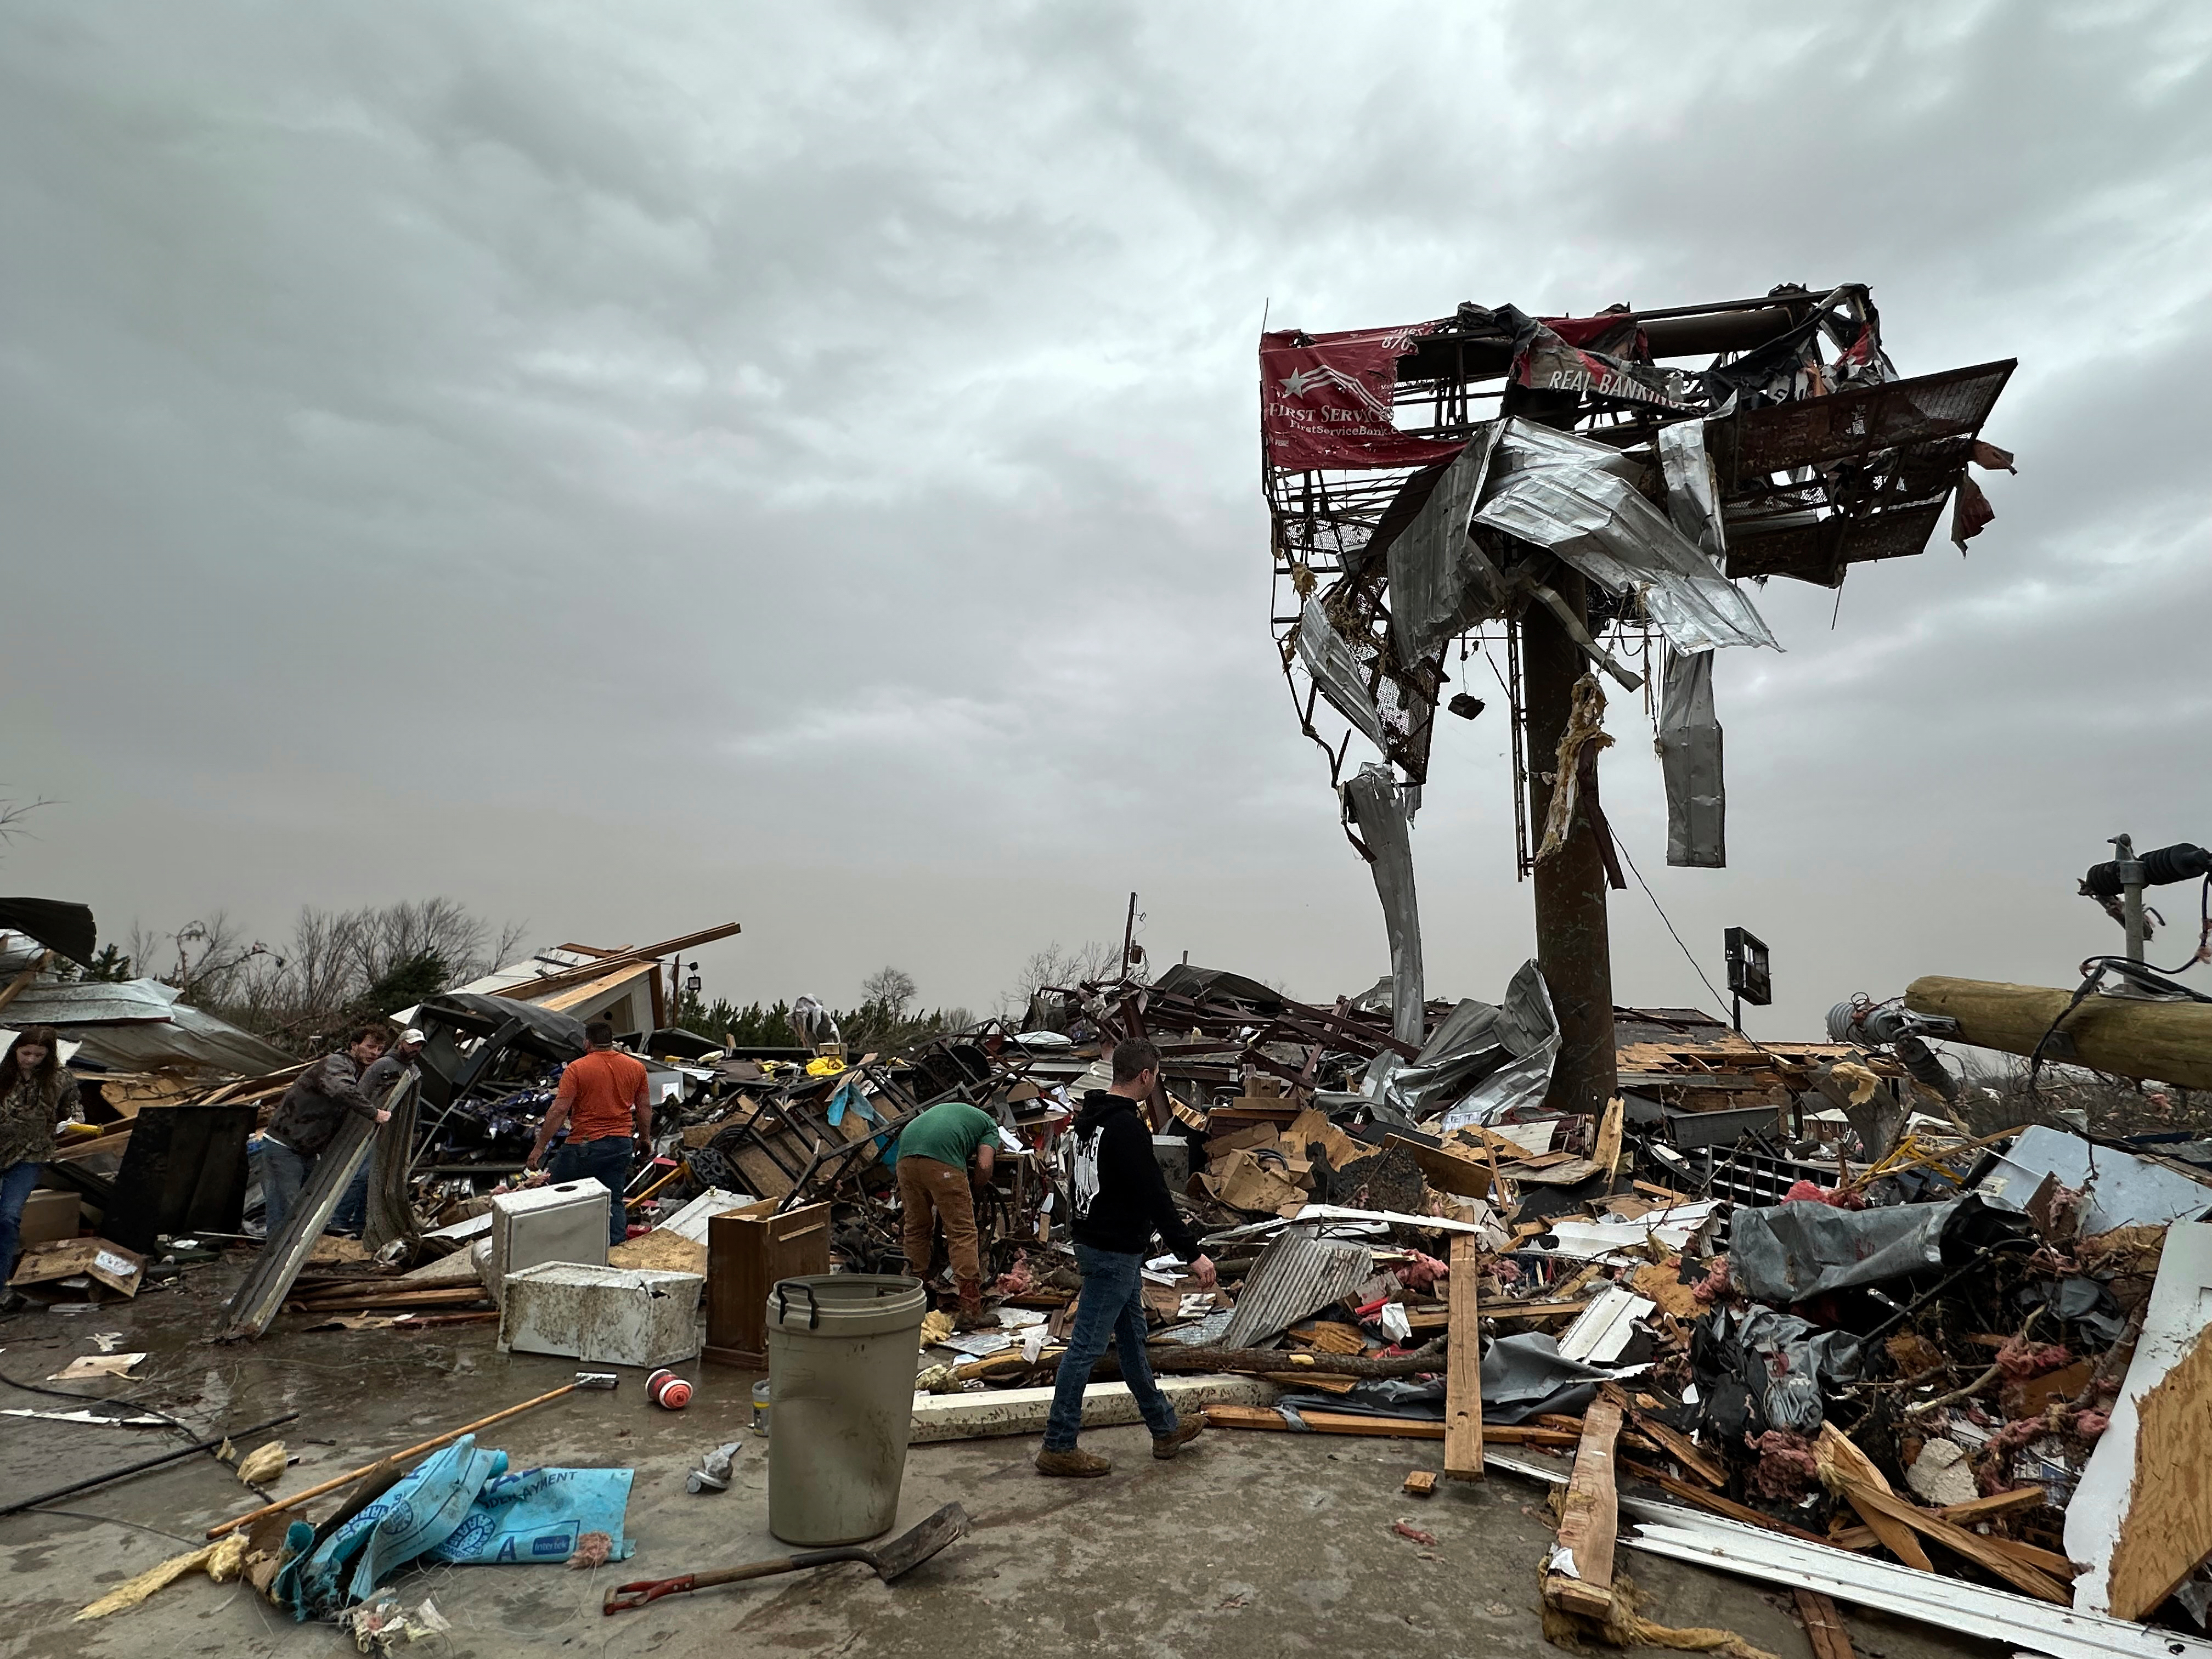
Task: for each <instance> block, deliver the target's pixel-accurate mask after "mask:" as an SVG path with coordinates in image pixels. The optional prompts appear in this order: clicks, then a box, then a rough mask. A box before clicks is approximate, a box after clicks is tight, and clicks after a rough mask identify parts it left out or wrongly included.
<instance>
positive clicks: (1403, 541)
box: [1389, 421, 1506, 662]
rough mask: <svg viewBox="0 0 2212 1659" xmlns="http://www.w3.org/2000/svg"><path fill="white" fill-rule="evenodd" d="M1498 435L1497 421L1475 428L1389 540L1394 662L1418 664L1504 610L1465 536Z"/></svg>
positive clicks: (1494, 571)
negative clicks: (1396, 658)
mask: <svg viewBox="0 0 2212 1659" xmlns="http://www.w3.org/2000/svg"><path fill="white" fill-rule="evenodd" d="M1503 431H1504V422H1502V421H1486V422H1484V423H1483V424H1482V425H1480V426H1479V427H1477V428H1475V429H1474V437H1473V438H1471V439H1469V440H1468V446H1467V447H1466V448H1465V449H1463V450H1462V451H1461V452H1460V453H1459V458H1458V459H1456V460H1455V461H1453V462H1452V464H1451V465H1449V466H1448V467H1446V468H1445V469H1444V471H1443V477H1441V478H1440V479H1438V480H1437V484H1436V488H1435V489H1434V490H1433V491H1432V492H1431V494H1430V496H1429V499H1428V501H1427V503H1426V504H1425V505H1424V506H1423V507H1422V508H1421V510H1420V511H1419V513H1417V514H1415V515H1414V518H1413V522H1412V523H1411V524H1409V525H1407V526H1406V528H1405V529H1404V530H1402V531H1401V532H1399V533H1398V535H1397V536H1396V537H1395V538H1393V539H1392V540H1391V543H1390V546H1389V576H1390V632H1391V636H1392V639H1393V641H1394V642H1395V644H1396V646H1397V647H1398V656H1399V659H1401V661H1404V662H1419V660H1420V659H1423V658H1424V657H1425V656H1427V655H1428V654H1429V653H1431V651H1434V650H1435V649H1436V648H1437V647H1438V646H1440V645H1442V644H1443V643H1444V641H1447V640H1449V639H1453V638H1455V637H1456V636H1457V635H1461V634H1462V633H1465V632H1466V631H1467V630H1468V629H1470V628H1473V627H1474V626H1475V624H1477V623H1482V622H1487V621H1489V620H1490V619H1491V618H1492V617H1497V616H1500V615H1502V614H1503V613H1504V609H1505V602H1506V592H1505V578H1504V575H1503V574H1502V573H1500V571H1499V570H1498V567H1497V566H1496V565H1495V564H1493V563H1492V562H1491V560H1490V557H1489V556H1488V555H1487V554H1486V553H1485V552H1484V551H1483V550H1482V549H1481V548H1480V547H1479V546H1478V545H1476V544H1474V542H1473V541H1471V540H1469V539H1468V533H1467V531H1468V518H1469V516H1470V515H1471V514H1472V513H1474V504H1475V503H1476V502H1477V501H1480V500H1481V499H1482V492H1483V486H1484V484H1485V483H1486V481H1487V479H1488V477H1489V471H1490V458H1491V454H1492V452H1493V451H1494V450H1495V449H1496V448H1497V447H1498V437H1499V435H1501V434H1502V433H1503Z"/></svg>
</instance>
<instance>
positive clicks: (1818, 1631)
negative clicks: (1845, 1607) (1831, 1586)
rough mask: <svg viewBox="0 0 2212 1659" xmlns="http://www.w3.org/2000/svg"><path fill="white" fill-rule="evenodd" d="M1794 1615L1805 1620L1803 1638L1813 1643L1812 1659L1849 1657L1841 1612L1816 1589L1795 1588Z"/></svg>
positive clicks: (1848, 1646)
mask: <svg viewBox="0 0 2212 1659" xmlns="http://www.w3.org/2000/svg"><path fill="white" fill-rule="evenodd" d="M1796 1594H1797V1616H1798V1617H1799V1618H1801V1619H1802V1620H1804V1621H1805V1637H1806V1639H1807V1640H1808V1641H1809V1642H1811V1643H1812V1644H1813V1659H1852V1654H1851V1638H1850V1632H1847V1631H1846V1630H1844V1615H1843V1614H1842V1613H1838V1612H1837V1611H1836V1604H1835V1603H1834V1602H1833V1601H1830V1600H1829V1599H1828V1598H1827V1597H1826V1596H1825V1595H1821V1594H1820V1591H1818V1590H1808V1589H1800V1590H1798V1591H1797V1593H1796Z"/></svg>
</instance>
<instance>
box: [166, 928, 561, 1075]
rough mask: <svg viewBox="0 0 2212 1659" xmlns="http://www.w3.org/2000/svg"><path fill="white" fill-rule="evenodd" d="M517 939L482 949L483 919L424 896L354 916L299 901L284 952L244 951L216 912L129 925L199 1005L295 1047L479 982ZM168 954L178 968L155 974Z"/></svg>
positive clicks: (517, 931) (514, 934) (515, 934)
mask: <svg viewBox="0 0 2212 1659" xmlns="http://www.w3.org/2000/svg"><path fill="white" fill-rule="evenodd" d="M521 934H522V929H521V928H520V927H516V926H513V925H510V926H508V927H506V928H504V929H502V930H501V933H500V936H499V944H498V948H497V950H496V951H490V952H488V951H487V950H486V947H485V941H486V939H488V938H489V936H490V929H489V927H488V925H487V924H486V923H485V922H483V921H482V920H481V919H479V918H477V917H476V916H474V915H471V914H470V913H469V911H468V910H467V909H466V908H465V907H464V906H462V905H460V904H459V903H458V902H455V901H454V900H452V899H449V898H431V899H422V900H413V901H407V900H403V901H401V902H398V903H394V904H387V905H381V906H365V907H363V908H359V909H353V910H325V909H320V908H317V907H316V906H313V905H303V906H302V907H301V910H300V914H299V915H298V917H297V918H296V919H295V921H294V922H293V925H292V937H291V939H290V941H289V944H288V945H286V947H285V948H284V950H283V951H281V952H279V951H271V950H270V949H269V947H268V946H266V945H262V944H260V943H259V942H258V941H256V942H255V943H253V944H252V945H251V946H247V945H244V944H243V942H242V940H241V938H240V934H239V932H238V930H237V928H236V927H234V925H233V924H232V923H231V922H230V921H229V920H228V917H226V916H224V915H222V913H220V912H217V913H216V914H215V915H212V916H211V917H210V919H209V920H208V921H204V922H199V921H196V922H193V923H191V924H190V925H189V926H188V927H184V928H180V929H179V930H178V932H176V933H172V934H161V933H154V932H151V931H149V930H148V929H146V928H144V927H138V926H137V925H134V926H133V927H132V929H131V956H132V957H133V958H134V959H136V960H137V961H138V962H140V963H143V964H144V965H145V967H146V968H147V969H149V970H151V971H155V972H161V976H162V977H163V978H164V979H165V980H167V982H169V983H170V984H173V985H175V986H177V987H179V990H180V991H181V992H183V993H184V994H185V996H186V997H187V998H188V999H189V1000H191V1001H192V1002H194V1003H196V1004H197V1005H198V1006H203V1007H206V1008H209V1009H210V1010H212V1011H214V1012H219V1013H221V1014H222V1015H223V1016H224V1017H225V1018H229V1019H232V1020H234V1021H235V1022H236V1023H237V1024H240V1025H243V1026H245V1027H246V1029H247V1030H252V1031H257V1032H258V1033H260V1034H261V1035H262V1036H265V1037H268V1038H269V1039H270V1041H272V1042H279V1043H285V1044H289V1045H291V1046H294V1047H300V1046H301V1045H305V1044H307V1043H310V1042H312V1041H313V1039H314V1038H316V1037H319V1036H329V1035H331V1034H332V1033H335V1032H337V1031H339V1030H343V1028H344V1027H345V1026H346V1025H348V1024H352V1023H353V1022H355V1021H356V1020H361V1019H364V1018H376V1017H379V1016H380V1015H382V1014H384V1013H386V1012H389V1011H390V1010H391V1009H392V1008H393V1007H397V1006H405V1004H406V1003H407V1002H408V1001H411V1000H414V999H416V998H417V997H419V996H422V995H426V994H428V993H429V992H430V991H433V990H439V989H443V988H445V987H450V986H453V985H456V984H461V983H464V982H465V981H469V980H471V979H475V978H477V976H478V975H481V974H483V972H484V971H485V970H486V969H488V968H489V967H492V966H495V965H496V963H498V962H499V961H501V960H504V959H505V957H507V953H508V952H510V951H513V950H514V949H515V948H516V941H517V940H519V939H520V937H521ZM172 954H173V957H174V963H175V965H174V966H173V968H171V969H168V970H167V971H166V972H162V971H161V964H162V963H166V962H167V961H169V960H170V958H171V956H172Z"/></svg>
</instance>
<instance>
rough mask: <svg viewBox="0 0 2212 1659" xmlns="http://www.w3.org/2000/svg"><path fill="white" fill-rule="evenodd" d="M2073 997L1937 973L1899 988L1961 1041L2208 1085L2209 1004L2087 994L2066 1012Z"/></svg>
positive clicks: (2211, 1052)
mask: <svg viewBox="0 0 2212 1659" xmlns="http://www.w3.org/2000/svg"><path fill="white" fill-rule="evenodd" d="M2073 1000H2074V994H2073V993H2072V992H2071V991H2061V990H2057V989H2056V988H2054V987H2049V986H2042V985H2007V984H2003V983H2002V982H1999V981H1994V980H1983V979H1949V978H1946V977H1943V976H1942V975H1928V976H1926V977H1924V978H1921V979H1916V980H1914V981H1912V983H1911V984H1910V985H1908V986H1906V987H1905V1006H1906V1007H1907V1008H1909V1009H1911V1011H1912V1012H1914V1013H1916V1014H1930V1015H1937V1016H1941V1017H1942V1018H1948V1019H1955V1020H1956V1021H1958V1022H1959V1040H1960V1041H1961V1042H1971V1043H1973V1044H1974V1045H1975V1046H1977V1047H1978V1048H1997V1049H2002V1051H2003V1052H2004V1053H2006V1054H2035V1053H2037V1052H2039V1051H2040V1052H2041V1053H2042V1054H2043V1056H2044V1058H2045V1059H2046V1060H2063V1061H2065V1062H2066V1063H2067V1064H2069V1065H2075V1066H2088V1067H2090V1068H2091V1069H2092V1070H2094V1071H2099V1072H2112V1073H2118V1075H2119V1076H2121V1077H2130V1078H2155V1079H2158V1080H2159V1081H2160V1082H2161V1083H2178V1084H2179V1085H2181V1086H2182V1087H2183V1088H2185V1089H2207V1088H2212V1003H2203V1002H2154V1001H2151V1000H2148V999H2145V998H2140V997H2108V996H2099V995H2094V994H2093V995H2090V996H2087V997H2085V998H2083V999H2082V1000H2081V1005H2080V1006H2078V1007H2075V1008H2073V1009H2072V1011H2071V1012H2069V1004H2071V1003H2072V1002H2073ZM2054 1027H2055V1028H2056V1033H2055V1035H2054V1033H2053V1028H2054ZM2046 1039H2048V1040H2047V1041H2046Z"/></svg>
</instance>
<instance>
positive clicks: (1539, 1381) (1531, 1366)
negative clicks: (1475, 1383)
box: [1482, 1331, 1613, 1423]
mask: <svg viewBox="0 0 2212 1659" xmlns="http://www.w3.org/2000/svg"><path fill="white" fill-rule="evenodd" d="M1610 1376H1613V1372H1611V1371H1609V1370H1600V1369H1599V1368H1598V1367H1596V1366H1595V1365H1585V1364H1583V1363H1582V1362H1581V1361H1580V1360H1578V1359H1569V1358H1567V1357H1566V1356H1565V1355H1564V1354H1562V1353H1561V1352H1559V1344H1558V1343H1556V1342H1554V1341H1553V1340H1552V1339H1551V1338H1550V1337H1548V1336H1547V1335H1545V1334H1543V1333H1542V1332H1541V1331H1534V1332H1524V1333H1523V1334H1521V1335H1518V1336H1501V1337H1499V1338H1498V1340H1496V1341H1494V1342H1492V1344H1491V1345H1490V1346H1489V1349H1488V1350H1487V1351H1486V1352H1485V1353H1484V1354H1483V1356H1482V1420H1483V1421H1484V1422H1486V1423H1520V1422H1524V1421H1526V1420H1527V1419H1529V1418H1531V1417H1535V1416H1538V1415H1540V1414H1541V1413H1545V1412H1563V1413H1566V1414H1567V1415H1569V1416H1572V1415H1574V1414H1575V1413H1578V1412H1580V1411H1581V1410H1582V1408H1583V1407H1585V1406H1587V1405H1589V1402H1590V1401H1591V1400H1592V1399H1593V1398H1595V1395H1596V1394H1597V1385H1598V1384H1599V1383H1602V1382H1604V1381H1605V1380H1606V1379H1607V1377H1610Z"/></svg>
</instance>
